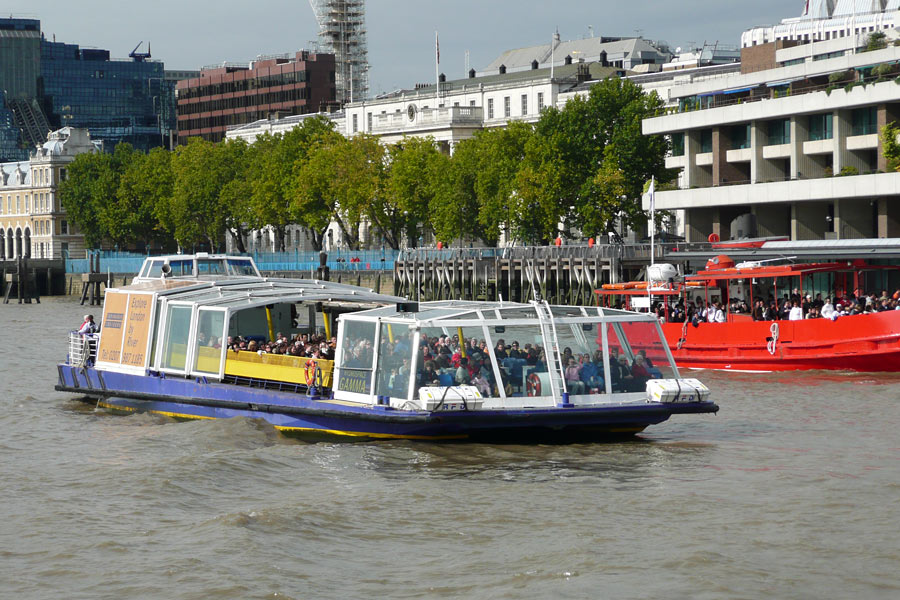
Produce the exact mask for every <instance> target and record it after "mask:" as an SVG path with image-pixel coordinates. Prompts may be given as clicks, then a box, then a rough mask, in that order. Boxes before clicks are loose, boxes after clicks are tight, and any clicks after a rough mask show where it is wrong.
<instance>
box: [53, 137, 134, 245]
mask: <svg viewBox="0 0 900 600" xmlns="http://www.w3.org/2000/svg"><path fill="white" fill-rule="evenodd" d="M141 157H142V155H141V154H139V153H136V152H135V151H134V149H133V148H132V147H131V145H130V144H127V143H121V144H117V145H116V148H115V150H114V151H113V153H112V154H108V153H103V152H96V153H90V154H82V155H79V156H77V157H76V158H75V160H74V161H73V162H72V163H71V164H70V165H69V167H68V169H67V173H68V177H67V180H66V181H64V182H63V183H62V184H61V185H60V192H59V193H60V199H61V201H62V204H63V206H64V207H65V209H66V212H67V213H68V216H69V219H70V220H71V221H72V222H73V223H74V224H75V225H76V226H77V227H78V229H79V230H80V231H81V233H82V234H83V235H84V237H85V242H86V243H87V245H88V246H90V247H96V246H99V245H101V243H102V242H103V241H104V240H109V241H111V242H113V243H115V244H120V245H124V244H126V243H128V242H130V241H134V239H135V234H134V233H133V232H132V229H134V227H135V226H136V225H137V223H138V220H139V218H140V217H137V218H135V217H134V216H133V215H132V214H131V213H130V212H129V210H128V207H125V208H124V209H123V208H121V207H120V204H119V198H118V194H117V193H118V189H119V182H120V178H121V177H122V174H123V173H124V172H125V171H126V170H128V169H129V168H132V167H131V165H132V164H133V163H134V164H136V163H138V162H139V161H140V160H141Z"/></svg>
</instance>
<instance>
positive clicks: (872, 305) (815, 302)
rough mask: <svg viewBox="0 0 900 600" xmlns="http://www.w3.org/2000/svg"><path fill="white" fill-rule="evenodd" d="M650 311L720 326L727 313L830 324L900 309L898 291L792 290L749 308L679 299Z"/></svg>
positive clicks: (738, 303) (740, 304)
mask: <svg viewBox="0 0 900 600" xmlns="http://www.w3.org/2000/svg"><path fill="white" fill-rule="evenodd" d="M652 310H653V312H654V313H655V314H656V315H657V316H658V317H659V319H660V321H663V322H666V321H668V322H669V323H684V322H685V321H687V322H690V323H693V324H695V325H697V324H699V323H703V322H708V323H724V322H725V320H726V315H727V314H729V313H730V314H746V315H750V316H751V317H752V318H753V320H754V321H801V320H803V319H831V320H832V321H834V320H836V319H838V318H840V317H842V316H847V315H861V314H869V313H876V312H884V311H888V310H900V290H897V291H896V292H894V293H893V294H892V295H888V293H887V290H883V291H882V292H881V295H880V296H879V295H878V294H875V293H871V294H860V295H859V296H857V295H855V294H844V295H843V296H837V295H835V297H834V298H832V297H831V296H826V297H825V298H823V297H822V294H816V295H815V297H813V296H812V294H806V295H805V296H804V295H803V294H801V293H800V291H799V290H797V289H795V290H794V291H793V293H792V294H791V295H788V294H785V295H784V296H783V297H782V298H781V299H780V300H777V299H775V298H774V297H772V296H769V298H768V300H765V301H764V300H761V299H757V300H755V301H754V303H753V308H752V309H751V308H750V306H749V305H748V304H747V302H746V301H745V300H740V299H734V300H732V301H731V302H730V303H729V305H728V306H727V308H726V307H725V306H724V305H723V304H722V303H721V302H708V303H707V302H705V301H704V299H703V298H702V297H701V296H698V297H697V298H696V299H695V300H694V301H693V302H691V301H688V303H687V305H685V303H684V300H683V299H678V300H677V301H676V302H673V303H670V304H669V306H668V311H667V310H666V306H665V305H664V304H663V303H661V302H657V303H655V304H654V305H653V309H652Z"/></svg>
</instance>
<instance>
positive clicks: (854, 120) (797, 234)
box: [643, 2, 900, 241]
mask: <svg viewBox="0 0 900 600" xmlns="http://www.w3.org/2000/svg"><path fill="white" fill-rule="evenodd" d="M811 4H815V3H811ZM838 4H843V3H840V2H839V3H838ZM879 14H881V13H879ZM857 17H859V18H861V17H862V15H857ZM871 33H872V31H867V32H866V33H860V34H858V35H856V34H854V35H847V36H844V37H837V38H836V39H835V38H832V39H827V40H826V41H822V42H810V43H800V44H798V43H797V40H796V39H795V40H783V39H779V40H778V41H776V42H769V43H758V44H756V45H755V46H754V45H751V46H746V47H745V48H744V53H743V60H742V65H741V66H742V70H743V72H741V73H733V74H730V75H727V76H724V77H720V78H716V79H708V80H705V81H693V82H687V83H684V84H682V85H676V86H673V87H672V88H670V90H669V93H670V94H671V100H672V101H673V102H677V103H678V106H677V107H675V108H673V109H672V111H671V112H670V114H667V115H664V116H660V117H656V118H652V119H647V120H645V121H644V124H643V131H644V133H645V134H648V135H649V134H664V135H668V136H671V137H672V140H673V147H674V149H675V150H674V152H673V156H670V157H669V158H668V159H667V166H668V167H670V168H676V169H679V170H680V179H679V188H680V189H677V190H670V191H659V192H657V194H656V207H657V209H664V210H675V211H684V222H685V235H686V237H687V239H688V240H689V241H703V240H706V239H707V238H708V236H709V235H710V234H716V235H718V236H719V237H720V238H722V239H729V238H731V237H753V236H754V235H758V236H790V238H791V239H792V240H814V239H847V238H870V237H881V238H883V237H897V236H898V234H900V173H897V172H886V171H887V166H886V161H885V158H884V155H883V147H882V142H881V139H880V136H879V132H880V131H881V129H882V127H883V126H884V125H885V124H886V123H890V122H894V121H896V120H897V119H898V118H900V85H898V84H897V83H896V81H895V80H897V77H898V76H900V67H898V62H900V47H897V46H894V45H893V44H892V43H891V40H892V39H893V38H896V37H897V34H896V31H895V30H894V29H889V30H887V32H886V33H887V35H888V41H889V43H888V45H887V47H886V48H884V49H881V50H876V51H871V52H863V51H862V49H864V48H865V47H866V43H867V40H868V36H869V35H870V34H871ZM828 37H831V36H828ZM790 44H795V45H793V46H790ZM882 65H884V66H882ZM898 81H900V80H898ZM645 202H646V201H645ZM645 208H649V206H646V205H645ZM748 215H749V216H748Z"/></svg>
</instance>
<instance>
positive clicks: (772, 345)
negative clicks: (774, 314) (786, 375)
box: [766, 323, 778, 356]
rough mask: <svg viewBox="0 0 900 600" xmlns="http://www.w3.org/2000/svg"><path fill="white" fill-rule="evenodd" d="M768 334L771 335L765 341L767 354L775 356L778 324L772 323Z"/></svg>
mask: <svg viewBox="0 0 900 600" xmlns="http://www.w3.org/2000/svg"><path fill="white" fill-rule="evenodd" d="M769 332H770V333H771V334H772V337H771V338H769V339H768V340H767V341H766V349H767V350H768V351H769V354H771V355H772V356H775V346H776V345H777V344H778V323H772V326H771V327H770V328H769Z"/></svg>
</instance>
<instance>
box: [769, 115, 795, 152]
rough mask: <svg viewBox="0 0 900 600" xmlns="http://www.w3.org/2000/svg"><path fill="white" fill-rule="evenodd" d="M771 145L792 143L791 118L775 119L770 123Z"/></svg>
mask: <svg viewBox="0 0 900 600" xmlns="http://www.w3.org/2000/svg"><path fill="white" fill-rule="evenodd" d="M768 134H769V143H768V144H767V145H769V146H776V145H779V144H790V143H791V120H790V119H775V120H774V121H769V123H768Z"/></svg>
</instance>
